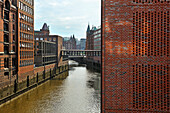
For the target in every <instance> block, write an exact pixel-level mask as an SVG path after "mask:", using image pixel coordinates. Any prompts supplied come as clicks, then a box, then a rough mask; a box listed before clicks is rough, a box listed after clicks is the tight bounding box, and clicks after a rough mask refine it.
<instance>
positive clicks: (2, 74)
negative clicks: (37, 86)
mask: <svg viewBox="0 0 170 113" xmlns="http://www.w3.org/2000/svg"><path fill="white" fill-rule="evenodd" d="M16 15H17V6H16V4H15V3H14V2H12V1H11V0H3V1H2V0H0V87H1V86H3V85H4V84H10V82H12V81H13V80H14V79H15V78H16V73H17V66H16V64H17V62H16V60H17V51H16V48H17V40H16V37H17V16H16Z"/></svg>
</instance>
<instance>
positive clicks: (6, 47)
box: [4, 45, 16, 54]
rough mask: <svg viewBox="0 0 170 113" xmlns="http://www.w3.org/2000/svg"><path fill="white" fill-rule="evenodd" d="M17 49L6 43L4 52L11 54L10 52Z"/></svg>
mask: <svg viewBox="0 0 170 113" xmlns="http://www.w3.org/2000/svg"><path fill="white" fill-rule="evenodd" d="M10 50H11V51H10ZM15 51H16V49H15V46H12V49H10V48H9V46H8V45H4V54H9V52H15Z"/></svg>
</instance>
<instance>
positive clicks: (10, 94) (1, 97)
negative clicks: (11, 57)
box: [0, 63, 69, 105]
mask: <svg viewBox="0 0 170 113" xmlns="http://www.w3.org/2000/svg"><path fill="white" fill-rule="evenodd" d="M68 71H69V66H68V63H67V64H65V65H62V66H60V67H58V68H55V66H53V65H49V66H46V67H45V68H44V67H39V68H35V69H34V75H33V76H27V78H26V79H25V80H22V81H17V79H16V80H15V81H14V82H13V83H12V84H11V85H9V86H6V87H3V88H1V89H0V105H1V104H3V103H5V102H7V101H10V100H11V99H13V98H15V97H17V96H19V95H21V94H23V93H25V92H27V91H29V90H30V89H32V88H35V87H37V86H38V85H40V84H42V83H44V82H46V81H48V80H50V79H52V78H54V77H55V78H57V79H65V78H66V77H67V76H68Z"/></svg>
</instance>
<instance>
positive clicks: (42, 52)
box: [34, 23, 63, 66]
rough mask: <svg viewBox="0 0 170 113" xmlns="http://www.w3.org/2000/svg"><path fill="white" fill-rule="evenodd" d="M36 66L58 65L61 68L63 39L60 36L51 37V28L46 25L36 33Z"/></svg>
mask: <svg viewBox="0 0 170 113" xmlns="http://www.w3.org/2000/svg"><path fill="white" fill-rule="evenodd" d="M34 41H35V42H34V46H35V48H34V52H35V53H34V64H35V65H36V66H42V65H44V64H45V65H48V64H52V63H58V66H61V62H62V57H61V52H60V51H61V49H62V44H63V38H62V37H61V36H59V35H50V30H49V26H47V24H46V23H44V25H43V27H42V29H40V31H38V30H36V31H34Z"/></svg>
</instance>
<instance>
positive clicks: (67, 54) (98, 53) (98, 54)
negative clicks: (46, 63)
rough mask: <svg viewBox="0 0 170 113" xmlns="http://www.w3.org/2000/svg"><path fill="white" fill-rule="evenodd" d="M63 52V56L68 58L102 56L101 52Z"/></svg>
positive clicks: (67, 50)
mask: <svg viewBox="0 0 170 113" xmlns="http://www.w3.org/2000/svg"><path fill="white" fill-rule="evenodd" d="M61 52H62V56H68V57H87V56H101V51H100V50H76V49H62V50H61Z"/></svg>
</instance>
